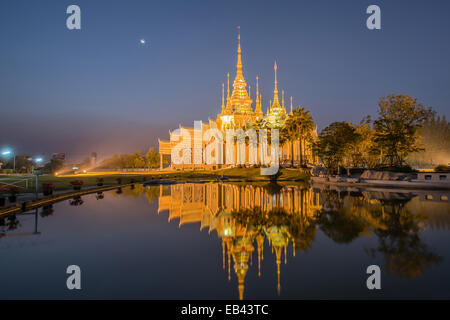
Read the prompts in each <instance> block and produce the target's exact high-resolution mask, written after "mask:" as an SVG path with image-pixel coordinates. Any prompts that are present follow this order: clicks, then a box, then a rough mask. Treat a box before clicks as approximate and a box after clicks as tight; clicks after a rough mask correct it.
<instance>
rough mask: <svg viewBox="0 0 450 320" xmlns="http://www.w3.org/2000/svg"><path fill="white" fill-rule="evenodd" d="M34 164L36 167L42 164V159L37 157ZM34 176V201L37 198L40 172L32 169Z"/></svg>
mask: <svg viewBox="0 0 450 320" xmlns="http://www.w3.org/2000/svg"><path fill="white" fill-rule="evenodd" d="M34 162H35V163H36V164H37V165H38V164H40V163H41V162H42V158H41V157H38V158H36V159H34ZM33 171H34V175H35V176H36V189H35V197H36V199H37V198H38V196H39V176H40V175H41V174H42V172H41V170H39V168H37V169H34V170H33Z"/></svg>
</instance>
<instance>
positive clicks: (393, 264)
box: [371, 200, 442, 279]
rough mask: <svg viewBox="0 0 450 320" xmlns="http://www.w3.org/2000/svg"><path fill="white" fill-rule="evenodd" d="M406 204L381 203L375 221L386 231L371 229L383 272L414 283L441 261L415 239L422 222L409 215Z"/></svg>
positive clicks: (388, 201)
mask: <svg viewBox="0 0 450 320" xmlns="http://www.w3.org/2000/svg"><path fill="white" fill-rule="evenodd" d="M407 202H408V200H406V201H405V200H382V201H381V203H382V205H383V206H382V210H381V212H378V218H379V219H381V220H382V222H383V224H384V225H385V226H387V228H386V229H385V228H383V229H374V233H375V234H376V235H377V236H378V239H379V246H378V248H376V249H372V250H371V253H372V255H373V256H374V255H375V252H376V251H378V252H380V253H381V254H383V256H384V258H385V260H386V268H387V271H388V272H390V273H393V274H394V275H396V276H398V277H402V278H408V279H414V278H416V277H418V276H420V275H421V274H422V273H423V272H424V271H425V269H427V268H429V267H431V266H432V265H435V264H438V263H440V262H441V261H442V257H441V256H439V255H438V254H436V253H433V252H430V251H429V248H428V246H427V245H426V244H425V243H423V242H422V241H421V239H420V237H419V231H420V230H421V229H422V228H423V225H424V220H425V218H424V217H423V216H422V215H414V214H412V213H410V212H409V211H408V210H407V209H406V208H405V204H406V203H407Z"/></svg>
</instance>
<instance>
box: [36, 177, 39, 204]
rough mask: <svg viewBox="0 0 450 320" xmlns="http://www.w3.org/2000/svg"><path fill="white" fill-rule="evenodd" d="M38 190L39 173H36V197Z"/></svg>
mask: <svg viewBox="0 0 450 320" xmlns="http://www.w3.org/2000/svg"><path fill="white" fill-rule="evenodd" d="M38 190H39V175H37V174H36V199H37V198H38Z"/></svg>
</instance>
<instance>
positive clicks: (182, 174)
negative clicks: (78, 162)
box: [0, 168, 309, 192]
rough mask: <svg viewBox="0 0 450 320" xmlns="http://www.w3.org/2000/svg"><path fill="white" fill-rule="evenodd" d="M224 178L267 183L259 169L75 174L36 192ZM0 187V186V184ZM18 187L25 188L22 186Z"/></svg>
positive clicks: (289, 174) (47, 178)
mask: <svg viewBox="0 0 450 320" xmlns="http://www.w3.org/2000/svg"><path fill="white" fill-rule="evenodd" d="M281 172H282V175H281V176H280V177H279V179H281V180H284V179H290V180H304V181H307V180H308V179H309V174H307V173H302V172H300V171H299V170H293V169H282V170H281ZM222 175H223V176H224V177H225V178H228V179H238V180H244V181H245V180H260V181H265V180H268V179H269V177H268V176H261V175H260V169H259V168H233V169H220V170H198V171H150V172H130V173H117V172H116V173H115V172H106V173H87V174H77V175H70V176H53V175H42V176H40V177H39V189H40V191H41V189H42V184H43V183H52V184H53V185H54V187H55V191H64V190H72V186H71V184H70V182H71V181H73V180H82V181H83V188H84V187H91V186H96V185H97V178H103V184H104V185H116V184H117V178H121V179H122V183H123V184H124V183H130V182H131V179H135V181H136V182H141V181H144V179H145V180H151V179H152V178H153V179H158V178H160V177H161V178H162V179H175V180H181V181H188V180H215V179H217V177H221V176H222ZM5 177H6V176H0V178H5ZM0 184H2V182H1V181H0ZM20 186H25V184H24V183H23V182H22V183H21V184H20ZM34 188H35V180H34V178H31V179H30V180H29V182H28V188H26V189H25V188H24V189H21V192H34V191H35V190H34Z"/></svg>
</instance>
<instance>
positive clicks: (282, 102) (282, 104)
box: [281, 90, 286, 111]
mask: <svg viewBox="0 0 450 320" xmlns="http://www.w3.org/2000/svg"><path fill="white" fill-rule="evenodd" d="M281 106H282V107H283V111H286V108H285V106H284V90H281Z"/></svg>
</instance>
